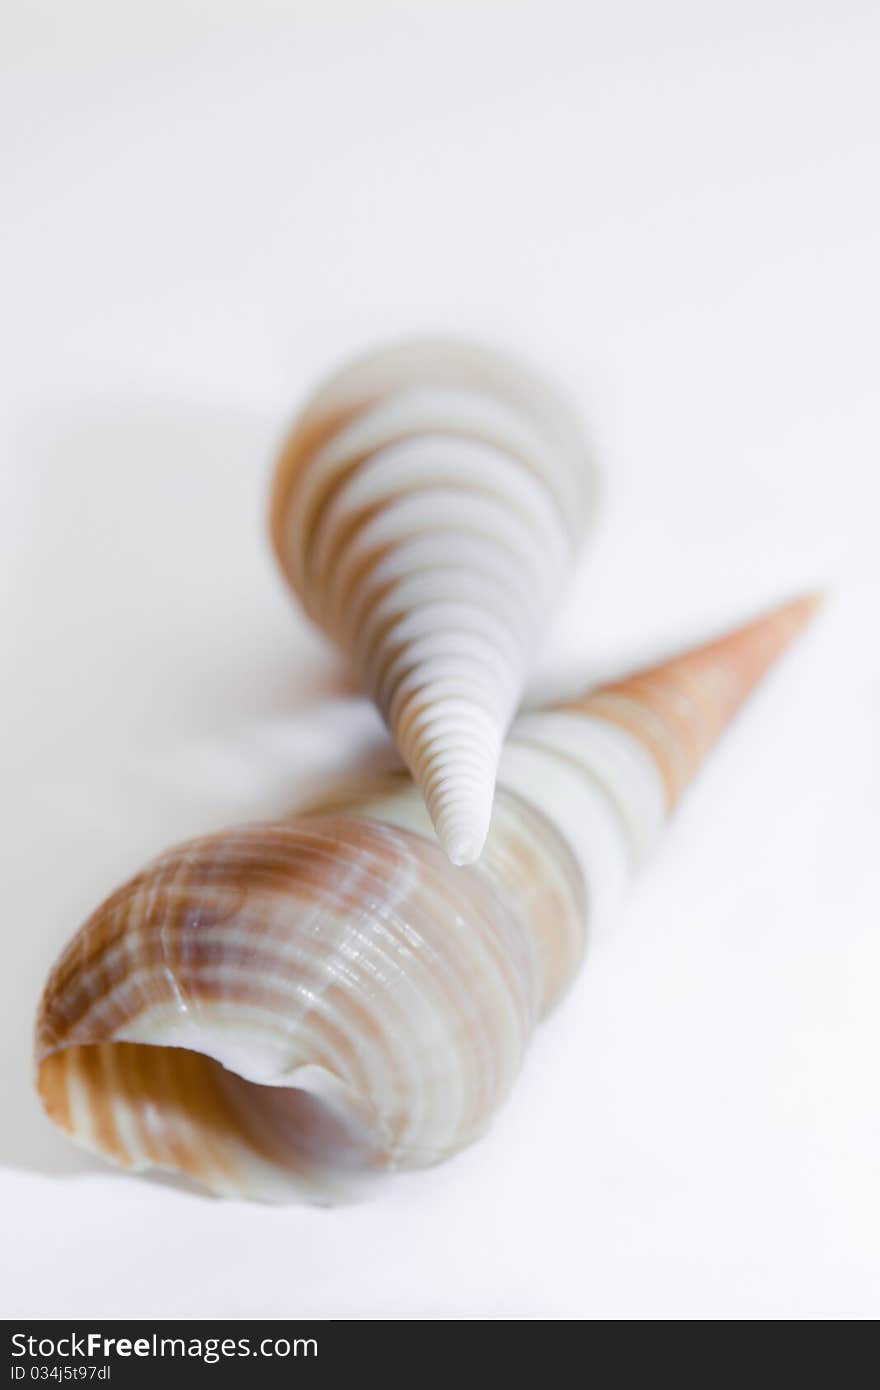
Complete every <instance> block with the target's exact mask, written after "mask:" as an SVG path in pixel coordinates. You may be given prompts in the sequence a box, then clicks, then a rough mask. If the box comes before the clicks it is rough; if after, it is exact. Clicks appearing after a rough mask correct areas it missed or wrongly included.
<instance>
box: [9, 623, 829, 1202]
mask: <svg viewBox="0 0 880 1390" xmlns="http://www.w3.org/2000/svg"><path fill="white" fill-rule="evenodd" d="M811 611H812V604H811V602H810V601H800V602H798V603H795V604H791V605H787V606H786V607H784V608H782V609H780V610H777V611H776V612H774V613H772V614H770V615H769V616H768V617H766V618H763V619H760V620H759V621H758V622H757V623H755V624H751V625H750V626H748V627H746V628H744V629H742V630H741V631H740V632H738V633H735V634H733V635H731V637H729V638H726V639H723V640H722V641H720V642H716V643H711V644H709V645H708V646H706V647H703V648H701V649H698V650H696V651H695V652H692V653H690V654H688V655H687V656H686V657H682V658H677V659H674V660H673V661H671V662H668V663H666V664H665V665H661V666H658V667H654V668H653V669H652V670H651V671H650V672H644V673H641V674H640V675H637V676H634V677H631V678H629V679H628V680H626V681H622V682H618V683H615V684H614V685H613V686H609V687H605V688H604V690H602V691H599V692H596V693H595V694H594V695H592V696H590V697H587V698H585V699H584V700H582V701H576V702H573V703H572V704H570V705H568V706H562V707H557V708H555V709H551V710H546V711H544V712H540V713H536V714H530V715H524V716H523V717H522V718H521V719H520V720H519V721H518V722H517V725H516V726H515V728H514V730H513V733H512V736H511V738H510V740H509V742H508V745H507V747H506V749H505V753H504V757H503V759H502V763H501V768H500V774H499V794H498V798H497V804H496V809H495V814H494V817H493V824H492V829H491V832H490V835H489V838H488V840H487V844H486V850H485V853H484V855H483V856H482V858H481V860H480V862H479V863H478V864H477V865H474V866H471V867H469V868H455V867H454V866H452V865H451V864H450V863H449V861H448V859H447V858H446V856H445V855H444V854H443V852H442V850H441V849H440V848H439V846H438V845H437V844H436V842H435V840H434V838H433V834H432V832H431V827H430V822H429V821H428V819H427V815H426V812H425V808H424V805H423V803H422V801H421V799H420V797H419V796H418V794H417V793H416V791H415V790H414V788H413V787H412V784H411V783H410V782H409V781H408V780H407V779H406V778H404V777H398V778H392V779H390V780H389V781H386V782H383V783H382V784H377V785H371V786H368V787H366V788H362V789H361V790H360V791H358V792H356V793H355V792H354V791H353V792H352V794H351V796H350V797H349V798H348V799H347V804H345V805H343V806H339V805H336V806H334V807H332V808H327V809H325V810H324V811H323V812H320V813H316V814H314V815H311V816H298V817H292V818H291V819H289V820H286V821H280V822H277V823H272V824H266V825H253V826H245V827H243V828H241V829H238V830H231V831H228V832H225V833H222V834H219V835H211V836H207V837H205V838H203V839H200V840H195V841H192V842H190V843H189V844H185V845H182V846H178V847H176V848H175V849H172V850H170V851H169V852H168V853H166V854H164V855H162V856H161V857H160V858H159V859H157V860H155V861H154V862H153V863H152V864H151V865H149V866H148V867H147V868H146V869H145V870H144V871H143V872H142V873H140V874H138V875H137V876H136V877H135V878H133V879H132V880H131V881H130V882H129V883H127V884H126V885H125V886H124V887H122V888H121V889H119V890H118V892H116V893H115V894H113V895H112V896H111V897H110V898H108V899H107V901H106V902H105V903H104V904H103V905H102V906H101V907H100V908H98V910H97V911H96V912H95V913H94V915H93V916H92V917H91V918H90V919H89V921H88V922H87V923H86V924H85V926H84V927H83V928H82V929H81V931H80V932H79V933H78V934H77V936H75V937H74V939H73V941H72V942H71V944H70V945H69V946H68V948H67V950H66V951H65V952H64V953H63V955H62V956H61V958H60V960H59V961H58V963H57V964H56V966H55V968H54V970H53V971H52V974H51V975H50V978H49V980H48V983H47V985H46V989H45V992H44V996H43V1001H42V1005H41V1009H40V1014H39V1018H38V1023H37V1038H36V1057H37V1084H38V1088H39V1092H40V1095H41V1098H42V1100H43V1104H44V1106H45V1108H46V1110H47V1112H48V1114H49V1115H50V1116H51V1118H52V1119H53V1120H54V1121H55V1122H56V1123H57V1124H58V1125H60V1126H61V1128H62V1129H64V1130H65V1131H67V1132H68V1133H69V1134H70V1135H71V1137H73V1138H74V1139H75V1140H76V1141H77V1142H78V1143H80V1144H82V1145H84V1146H85V1147H87V1148H90V1149H92V1150H94V1151H96V1152H98V1153H101V1154H103V1155H105V1156H106V1157H108V1158H110V1159H111V1160H113V1161H114V1162H116V1163H119V1164H121V1165H122V1166H125V1167H130V1168H136V1169H140V1168H148V1167H157V1168H164V1169H169V1170H172V1171H175V1172H179V1173H183V1174H186V1175H188V1176H190V1177H192V1178H195V1179H197V1180H198V1181H199V1182H201V1183H203V1184H205V1185H206V1186H208V1187H209V1188H211V1189H212V1190H214V1191H216V1192H219V1193H223V1194H227V1195H237V1196H245V1197H252V1198H261V1199H267V1200H284V1199H286V1198H289V1197H291V1196H293V1195H295V1194H298V1193H303V1192H305V1193H307V1194H310V1195H312V1196H313V1197H317V1198H320V1199H336V1198H339V1197H341V1196H345V1195H346V1194H348V1193H349V1192H351V1191H352V1190H353V1188H354V1187H356V1186H357V1183H358V1182H359V1181H363V1180H366V1179H368V1178H369V1177H371V1176H377V1175H378V1174H380V1173H382V1172H386V1171H389V1170H393V1169H403V1168H408V1167H414V1166H424V1165H427V1164H431V1163H434V1162H436V1161H437V1160H439V1159H441V1158H443V1157H445V1156H447V1155H449V1154H451V1153H454V1152H455V1151H456V1150H457V1149H459V1148H461V1147H462V1146H463V1145H465V1144H468V1143H470V1142H472V1141H473V1140H474V1139H475V1138H476V1137H477V1136H478V1135H479V1134H480V1133H481V1132H482V1131H483V1130H484V1129H485V1127H486V1125H487V1124H488V1123H489V1122H490V1120H491V1117H492V1115H493V1114H494V1112H495V1111H496V1110H497V1108H498V1106H499V1105H500V1104H501V1103H502V1102H503V1100H504V1098H505V1097H506V1096H507V1094H508V1092H509V1090H510V1087H511V1085H512V1083H513V1081H514V1078H515V1076H516V1074H517V1072H518V1070H519V1068H520V1066H521V1064H522V1060H523V1057H524V1054H525V1051H526V1049H527V1046H528V1042H529V1038H530V1036H531V1033H532V1031H533V1028H534V1026H535V1024H536V1023H537V1021H538V1020H539V1019H540V1018H541V1016H542V1014H543V1013H545V1012H546V1010H547V1009H548V1008H549V1007H551V1006H552V1005H553V1004H554V1003H555V1002H556V1000H557V999H558V998H559V997H560V995H561V994H562V993H563V992H564V990H565V989H566V987H567V985H568V984H569V983H570V981H571V980H572V978H573V977H574V974H575V972H576V970H577V967H578V964H579V962H580V959H581V956H582V952H583V945H584V937H585V931H586V926H587V919H588V916H592V915H593V914H595V913H598V912H602V911H606V910H608V909H609V908H611V907H613V905H614V902H615V900H616V898H617V897H618V895H619V892H620V890H621V888H622V887H623V886H624V884H625V882H626V879H627V878H628V877H629V875H630V874H631V872H632V871H633V869H634V868H635V867H636V866H637V864H638V862H639V861H640V859H641V858H642V857H643V855H644V853H645V852H646V851H647V849H648V848H649V847H650V845H651V843H652V842H653V840H654V838H655V836H656V833H657V832H658V831H659V829H660V828H661V827H662V824H663V821H664V820H665V817H666V814H667V812H668V809H669V807H670V805H671V803H672V801H673V800H674V798H675V797H676V796H677V795H678V793H679V791H680V790H681V786H682V785H683V779H684V776H685V774H687V775H690V773H691V772H692V771H694V770H695V767H696V763H697V760H698V757H701V756H702V755H703V754H704V753H705V752H706V751H707V749H708V747H709V745H710V743H711V741H712V739H713V738H714V737H715V736H717V734H718V733H719V732H720V731H721V728H722V727H723V724H724V721H725V720H726V719H727V718H729V717H730V715H731V714H732V713H733V711H734V709H735V708H736V707H737V706H738V704H739V703H740V702H741V700H742V699H743V698H745V696H746V695H747V693H748V691H749V689H750V688H751V686H752V685H753V684H754V682H755V681H756V680H757V679H758V678H759V676H760V675H761V673H762V672H763V670H764V669H765V668H766V666H768V665H769V664H770V662H771V661H772V659H773V657H774V656H775V655H777V654H778V653H779V651H781V650H782V648H783V647H784V646H785V645H786V644H787V642H788V641H789V640H790V638H791V637H792V636H793V635H794V633H795V632H796V631H797V630H798V629H799V628H800V627H801V626H802V625H803V624H804V622H806V620H807V619H808V617H809V616H810V613H811Z"/></svg>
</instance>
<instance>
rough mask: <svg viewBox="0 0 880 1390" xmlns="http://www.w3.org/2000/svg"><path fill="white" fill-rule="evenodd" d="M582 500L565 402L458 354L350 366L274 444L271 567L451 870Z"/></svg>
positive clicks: (513, 368) (481, 812) (487, 804)
mask: <svg viewBox="0 0 880 1390" xmlns="http://www.w3.org/2000/svg"><path fill="white" fill-rule="evenodd" d="M592 496H593V476H592V470H591V468H590V465H589V463H588V460H587V454H586V446H585V444H584V441H583V439H582V437H581V433H580V430H579V427H578V425H577V423H576V422H575V421H574V419H573V418H572V417H571V416H570V414H569V412H568V409H567V407H566V406H565V405H563V404H562V403H561V402H560V401H558V400H557V399H556V397H555V395H554V394H553V393H552V392H551V391H550V390H549V388H548V387H546V386H545V385H544V384H543V382H541V381H540V380H538V379H537V378H536V377H535V376H534V375H533V374H532V373H531V372H530V371H528V370H526V369H525V368H523V367H521V366H519V364H517V363H513V362H510V361H508V360H507V359H506V358H503V357H500V356H498V355H497V354H495V353H491V352H488V351H486V350H483V349H478V348H474V347H468V346H465V345H462V344H459V343H448V342H417V343H410V344H404V345H401V346H399V347H396V348H391V349H386V350H385V351H380V352H376V353H373V354H372V355H370V356H368V357H364V358H361V359H359V360H358V361H356V362H354V363H353V364H351V365H350V366H348V367H347V368H345V369H343V370H342V371H341V372H340V373H339V374H338V375H337V376H335V377H334V378H333V379H332V380H331V381H329V382H328V383H327V384H326V385H325V386H324V387H323V388H322V389H321V390H319V391H318V392H317V393H316V395H314V396H313V397H312V399H311V400H310V401H309V402H308V404H307V405H306V407H305V409H304V411H303V412H302V414H301V416H300V418H299V420H298V421H297V423H296V425H295V427H294V430H293V432H292V434H291V436H290V438H289V440H288V442H287V444H286V446H285V449H284V452H283V456H282V458H281V461H280V463H279V466H278V470H277V474H276V477H275V483H274V488H273V494H272V505H271V529H272V537H273V543H274V547H275V550H276V553H277V555H278V559H279V561H280V563H281V566H282V569H283V570H284V573H285V575H286V576H287V578H288V580H289V582H290V584H291V585H292V587H293V589H294V590H295V592H296V593H297V594H298V596H299V598H300V599H301V601H302V603H303V605H304V606H305V609H306V611H307V612H308V613H309V615H310V616H311V617H312V618H313V620H314V621H315V622H316V623H317V624H318V625H319V626H320V627H321V628H322V629H323V630H324V631H325V632H326V633H327V634H328V635H329V636H330V637H331V638H332V639H333V640H334V641H336V642H337V643H338V644H339V645H340V646H341V647H342V649H343V650H344V651H345V652H346V653H347V655H348V656H349V658H350V660H351V662H352V664H353V666H354V669H355V671H356V673H357V676H358V679H359V680H360V682H361V684H362V685H363V687H364V689H365V690H366V691H367V692H368V693H369V694H370V695H371V696H372V698H373V699H374V700H375V702H376V704H377V705H378V707H379V709H380V711H381V713H382V715H383V718H384V719H385V721H386V723H387V724H388V726H389V728H390V730H391V733H392V735H393V737H394V739H395V742H396V743H397V746H398V748H399V750H400V753H401V755H402V757H403V759H404V761H405V763H406V765H407V766H408V767H409V769H410V771H411V773H412V775H413V778H414V780H415V782H416V784H417V786H418V787H419V788H420V789H421V791H422V794H423V795H424V797H425V800H426V802H427V805H428V809H429V811H430V814H431V818H432V820H433V823H434V826H435V828H436V831H437V835H438V837H439V839H440V842H441V844H442V845H443V847H444V848H445V850H446V852H447V853H448V855H449V857H450V858H451V859H452V860H453V862H454V863H456V864H468V863H472V862H473V861H474V860H475V859H477V858H478V856H479V854H480V852H481V850H482V847H483V844H484V841H485V838H486V834H487V832H488V828H489V820H490V816H491V812H492V796H493V792H494V787H495V778H496V773H497V768H498V759H499V757H500V754H501V747H502V743H503V740H504V736H505V734H506V732H507V729H508V726H509V724H510V721H511V720H512V718H513V716H514V714H515V712H516V708H517V705H518V704H519V701H520V696H521V694H522V688H523V683H524V678H525V673H526V667H527V663H528V661H529V660H530V658H531V657H532V655H533V653H534V649H535V647H536V645H537V642H538V638H539V636H540V634H541V632H542V630H543V628H544V626H546V623H547V618H548V614H549V613H550V611H551V609H552V605H553V601H554V599H555V597H556V595H557V594H558V592H559V590H560V588H561V586H562V584H563V582H564V580H565V578H566V576H567V574H568V571H569V570H570V568H571V565H572V562H573V560H574V557H575V554H576V552H577V549H578V547H579V545H580V543H581V540H582V538H583V535H584V533H585V530H586V526H587V522H588V520H589V516H590V512H591V509H592Z"/></svg>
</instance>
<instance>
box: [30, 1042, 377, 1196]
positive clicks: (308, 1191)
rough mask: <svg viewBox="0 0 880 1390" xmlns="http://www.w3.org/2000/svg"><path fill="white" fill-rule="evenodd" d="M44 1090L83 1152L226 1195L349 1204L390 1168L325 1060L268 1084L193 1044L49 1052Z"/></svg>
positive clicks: (42, 1075)
mask: <svg viewBox="0 0 880 1390" xmlns="http://www.w3.org/2000/svg"><path fill="white" fill-rule="evenodd" d="M37 1086H38V1089H39V1092H40V1095H41V1097H42V1100H43V1103H44V1105H45V1107H46V1111H47V1113H48V1114H49V1116H50V1118H51V1119H53V1120H54V1121H55V1123H56V1124H58V1125H59V1126H60V1127H61V1128H62V1129H64V1130H66V1131H67V1132H68V1133H69V1134H70V1135H71V1137H72V1138H73V1139H74V1140H75V1141H76V1142H77V1143H78V1144H80V1145H81V1146H82V1147H84V1148H86V1149H88V1150H90V1151H91V1152H94V1153H98V1154H100V1155H101V1156H103V1157H105V1158H108V1159H111V1160H112V1161H113V1162H115V1163H117V1164H121V1165H122V1166H123V1167H127V1168H131V1169H134V1170H135V1171H142V1170H144V1169H149V1168H156V1169H161V1170H165V1171H171V1172H174V1173H177V1174H182V1175H184V1176H186V1177H189V1178H191V1179H194V1180H195V1181H196V1182H197V1183H199V1184H201V1185H203V1186H205V1187H207V1188H209V1189H210V1190H211V1191H213V1192H216V1193H218V1194H221V1195H225V1196H238V1197H249V1198H252V1199H257V1200H262V1201H268V1202H272V1201H290V1200H291V1198H292V1197H299V1198H302V1197H303V1196H305V1197H309V1198H311V1199H312V1200H315V1201H323V1202H328V1201H334V1200H339V1199H341V1198H344V1199H345V1200H351V1198H352V1197H353V1196H356V1195H357V1194H358V1192H359V1190H361V1189H362V1187H363V1186H364V1185H365V1184H367V1183H368V1182H369V1180H370V1179H371V1178H375V1177H378V1176H379V1175H380V1174H381V1172H382V1171H383V1169H384V1168H385V1166H386V1164H387V1157H386V1154H385V1150H384V1146H383V1145H382V1143H381V1142H380V1139H379V1138H378V1137H377V1133H376V1129H377V1127H376V1124H375V1122H374V1121H373V1119H372V1117H371V1116H370V1115H369V1113H368V1112H367V1111H366V1109H365V1107H364V1106H363V1104H362V1103H361V1102H360V1101H359V1100H358V1098H357V1097H355V1096H354V1095H353V1094H352V1093H351V1091H350V1090H349V1088H348V1087H346V1086H345V1085H344V1083H342V1082H341V1081H340V1080H339V1079H338V1078H337V1077H335V1076H333V1075H332V1074H331V1073H329V1072H328V1071H326V1070H325V1069H324V1068H323V1067H317V1066H305V1067H300V1068H297V1069H296V1070H295V1071H293V1072H292V1073H291V1074H290V1075H289V1077H287V1078H285V1084H283V1085H279V1084H265V1083H262V1082H258V1081H252V1080H248V1079H246V1078H245V1077H243V1076H241V1075H239V1074H237V1073H236V1072H233V1071H230V1070H228V1069H227V1068H226V1067H224V1066H223V1065H222V1064H221V1063H220V1062H218V1061H216V1060H215V1059H214V1058H213V1057H210V1056H207V1055H206V1054H204V1053H201V1052H195V1051H192V1050H190V1049H189V1048H184V1047H167V1046H157V1045H154V1044H147V1043H131V1042H104V1043H93V1044H88V1045H80V1046H73V1047H66V1048H63V1049H62V1050H60V1051H58V1052H54V1053H51V1054H50V1055H49V1056H47V1057H45V1058H43V1060H42V1061H41V1062H40V1064H39V1067H38V1074H37Z"/></svg>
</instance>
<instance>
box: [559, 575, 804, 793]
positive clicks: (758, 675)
mask: <svg viewBox="0 0 880 1390" xmlns="http://www.w3.org/2000/svg"><path fill="white" fill-rule="evenodd" d="M821 601H822V600H821V597H820V596H819V595H817V594H807V595H803V596H802V597H799V598H796V599H793V600H791V601H790V602H788V603H783V604H780V605H779V606H778V607H777V608H774V609H772V610H771V611H770V612H768V613H765V614H762V615H761V616H760V617H758V618H756V619H755V620H754V621H753V622H750V623H746V624H745V625H744V626H742V627H739V628H736V629H735V630H734V631H733V632H730V633H728V634H727V635H726V636H724V637H720V638H716V639H715V640H714V641H710V642H706V643H705V644H704V645H703V646H699V647H695V648H694V649H693V650H691V651H687V652H684V653H682V654H681V655H680V656H676V657H672V658H671V659H670V660H668V661H664V662H661V663H660V664H659V665H657V666H651V667H648V668H647V669H645V670H643V671H639V672H637V673H636V674H634V675H632V676H629V677H628V678H626V679H624V680H622V681H618V682H614V683H613V684H611V685H606V686H604V687H603V688H602V689H601V690H597V691H596V692H594V693H593V694H591V695H587V696H586V697H585V698H584V699H582V700H578V701H575V703H574V704H573V705H572V706H571V708H573V709H577V710H580V711H582V712H583V713H585V714H593V715H596V716H598V717H600V718H602V719H605V720H607V721H608V722H609V723H612V724H619V725H620V726H621V728H624V729H629V730H630V732H631V733H633V734H635V736H636V737H637V738H638V739H640V740H641V742H642V743H643V744H644V745H645V747H646V748H648V749H649V751H650V753H651V755H652V757H653V758H654V760H655V762H656V763H657V765H658V767H659V768H660V770H661V773H662V775H663V781H664V783H665V786H666V791H667V795H668V800H669V805H670V807H672V806H675V805H676V803H677V802H678V800H679V799H680V797H681V795H682V793H683V792H684V790H685V789H686V787H687V786H688V783H689V782H690V781H691V780H692V779H693V777H694V776H695V775H696V773H697V772H698V771H699V768H700V767H701V765H702V763H703V761H704V759H705V758H706V756H707V754H708V753H709V752H711V750H712V748H713V746H714V744H715V743H716V742H717V740H718V739H719V738H720V737H721V735H722V734H723V732H724V730H725V729H726V728H727V725H728V724H729V723H730V721H731V720H732V719H733V717H734V716H735V714H736V713H737V711H738V710H739V708H740V706H741V705H742V704H743V703H744V701H745V700H747V699H748V697H749V695H750V694H751V693H752V691H753V690H754V688H755V686H756V685H757V684H758V682H759V681H760V680H761V679H762V677H763V676H764V675H765V673H766V672H767V671H768V670H769V668H770V667H771V666H772V665H773V663H774V661H776V659H777V657H779V656H781V655H782V653H783V652H784V651H785V649H786V647H787V646H788V645H789V643H790V642H792V641H793V640H794V638H795V637H796V636H797V635H798V633H799V632H801V630H802V629H803V628H804V627H806V625H807V624H808V623H809V622H810V621H811V620H812V618H813V616H814V614H815V613H816V611H817V609H818V607H819V606H820V604H821Z"/></svg>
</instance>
